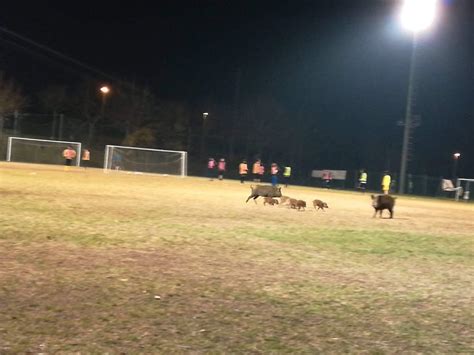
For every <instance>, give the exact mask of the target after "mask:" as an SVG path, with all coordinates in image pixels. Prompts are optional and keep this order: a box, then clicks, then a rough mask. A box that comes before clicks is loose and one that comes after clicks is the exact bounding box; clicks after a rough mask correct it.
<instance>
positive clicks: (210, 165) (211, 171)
mask: <svg viewBox="0 0 474 355" xmlns="http://www.w3.org/2000/svg"><path fill="white" fill-rule="evenodd" d="M215 170H216V161H215V160H214V158H209V160H208V161H207V176H208V177H209V179H210V180H211V181H212V180H214V176H215Z"/></svg>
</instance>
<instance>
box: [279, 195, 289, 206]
mask: <svg viewBox="0 0 474 355" xmlns="http://www.w3.org/2000/svg"><path fill="white" fill-rule="evenodd" d="M286 203H290V197H288V196H281V197H280V206H282V205H284V204H286Z"/></svg>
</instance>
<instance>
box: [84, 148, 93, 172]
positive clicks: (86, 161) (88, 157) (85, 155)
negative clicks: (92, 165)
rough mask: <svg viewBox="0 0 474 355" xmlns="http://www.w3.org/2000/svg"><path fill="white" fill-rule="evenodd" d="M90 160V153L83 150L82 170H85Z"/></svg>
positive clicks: (87, 150)
mask: <svg viewBox="0 0 474 355" xmlns="http://www.w3.org/2000/svg"><path fill="white" fill-rule="evenodd" d="M90 160H91V152H90V150H89V149H87V148H86V149H84V150H83V151H82V166H83V167H84V169H87V166H88V165H89V161H90Z"/></svg>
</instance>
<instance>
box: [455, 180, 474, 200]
mask: <svg viewBox="0 0 474 355" xmlns="http://www.w3.org/2000/svg"><path fill="white" fill-rule="evenodd" d="M462 181H465V182H466V188H463V187H462V185H461V184H462ZM471 183H472V186H473V187H474V179H466V178H459V179H457V180H456V187H457V190H456V194H455V195H454V199H455V200H456V201H459V199H460V198H461V195H462V198H463V200H469V198H470V196H469V195H470V187H471Z"/></svg>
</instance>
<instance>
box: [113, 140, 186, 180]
mask: <svg viewBox="0 0 474 355" xmlns="http://www.w3.org/2000/svg"><path fill="white" fill-rule="evenodd" d="M110 148H119V149H133V150H144V151H151V152H161V153H179V154H181V173H180V174H179V176H181V177H185V176H187V175H188V153H187V152H186V151H184V150H166V149H153V148H141V147H128V146H123V145H110V144H108V145H106V146H105V153H104V172H107V171H108V170H112V160H111V158H112V157H111V156H109V150H110ZM149 174H152V173H149ZM156 174H160V173H158V172H157V173H156Z"/></svg>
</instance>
